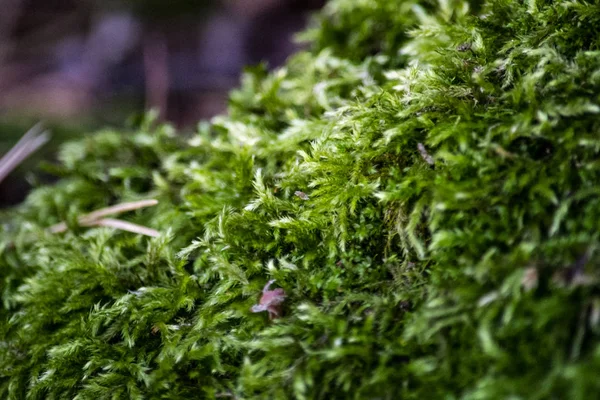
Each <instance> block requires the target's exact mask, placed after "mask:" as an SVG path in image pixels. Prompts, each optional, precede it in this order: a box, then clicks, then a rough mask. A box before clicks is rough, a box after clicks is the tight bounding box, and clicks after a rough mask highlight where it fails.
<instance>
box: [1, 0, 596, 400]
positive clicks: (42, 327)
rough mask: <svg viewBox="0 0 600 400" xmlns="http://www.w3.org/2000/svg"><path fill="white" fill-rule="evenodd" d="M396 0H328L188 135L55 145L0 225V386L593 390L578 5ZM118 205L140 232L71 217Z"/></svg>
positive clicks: (311, 395) (431, 393) (588, 104)
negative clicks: (270, 301)
mask: <svg viewBox="0 0 600 400" xmlns="http://www.w3.org/2000/svg"><path fill="white" fill-rule="evenodd" d="M417 3H419V2H417V1H410V0H405V1H401V0H396V1H394V0H377V1H367V0H358V1H357V0H333V1H332V2H331V3H330V4H329V5H328V7H327V8H326V10H325V11H324V12H323V14H322V16H321V17H320V19H318V21H319V22H318V23H317V26H316V27H315V28H314V29H313V30H311V31H309V33H307V34H306V35H307V37H309V38H310V39H311V40H312V41H313V44H314V47H313V49H312V51H309V52H305V53H301V54H298V55H297V56H295V57H294V58H293V59H291V60H290V61H289V63H288V64H287V66H286V67H284V68H282V69H280V70H277V71H275V72H273V73H271V74H268V73H266V72H265V71H263V70H262V69H260V68H257V69H254V70H249V71H248V72H247V73H246V75H245V76H244V80H243V83H242V85H241V88H240V89H239V90H237V91H235V92H234V93H232V95H231V106H230V110H229V113H228V115H227V116H223V117H218V118H215V119H214V120H213V121H212V122H211V123H210V124H208V123H205V124H201V125H200V126H199V129H198V132H197V133H196V134H195V135H194V136H193V137H191V138H190V139H189V140H188V141H187V142H185V141H184V140H183V139H181V138H178V137H177V136H175V135H174V134H173V133H172V132H171V131H170V129H169V128H168V127H164V126H159V127H153V125H152V124H151V123H150V122H149V123H147V124H146V125H144V126H142V127H141V128H140V130H139V132H136V133H117V132H101V133H99V134H96V135H94V136H90V137H89V138H86V139H84V140H82V141H79V142H75V143H71V144H67V145H66V146H64V147H63V150H62V152H61V157H60V158H61V161H62V167H60V168H58V170H57V172H59V173H60V174H61V176H62V180H61V181H60V182H59V183H58V184H57V185H55V186H52V187H42V188H39V189H37V190H36V191H35V192H34V193H33V194H32V195H31V196H30V197H29V199H28V200H27V201H26V202H25V204H23V205H22V206H20V207H19V208H17V209H16V210H12V211H10V212H7V213H5V215H4V217H3V221H4V225H3V233H2V235H1V243H2V253H1V259H0V271H1V275H2V278H3V280H2V282H1V285H2V286H1V290H2V299H3V306H2V309H1V310H0V318H2V320H3V324H2V326H1V327H0V337H2V338H3V339H2V340H0V396H1V397H3V398H12V399H24V398H28V399H72V398H76V399H122V398H135V399H142V398H147V399H161V398H162V399H192V398H216V397H232V398H243V399H251V398H257V399H265V398H275V399H279V398H281V399H284V398H298V399H332V398H336V399H337V398H356V399H358V398H360V399H363V398H365V399H398V398H407V399H429V398H432V399H437V398H445V399H458V398H461V399H504V398H506V399H509V398H510V399H530V398H531V399H564V398H568V399H590V398H596V397H598V395H599V393H600V380H599V379H598V378H597V371H598V370H600V341H599V335H600V281H599V279H600V275H599V273H598V270H597V268H595V267H594V266H595V265H596V264H597V263H598V261H599V260H600V254H598V250H599V249H600V237H599V233H598V232H599V230H598V221H600V161H599V157H600V122H599V121H600V119H599V115H598V114H600V49H599V46H600V2H598V1H596V0H593V1H587V2H584V1H580V0H573V1H560V2H553V1H549V0H547V1H543V0H529V1H520V0H488V1H472V2H470V3H469V2H466V1H459V0H455V1H452V0H445V1H444V0H440V1H439V2H438V3H436V2H434V1H427V2H423V3H422V4H420V5H419V4H417ZM142 198H156V199H158V200H159V201H160V205H159V206H157V207H154V208H150V209H144V210H138V211H136V212H134V213H132V214H129V215H127V218H128V219H129V220H131V221H132V222H135V223H138V224H143V225H146V226H149V227H152V228H154V229H157V230H159V231H161V232H163V235H162V236H161V237H159V238H155V239H148V238H145V237H141V236H139V235H135V234H132V233H124V232H120V231H114V230H109V229H106V228H102V229H99V228H94V229H86V228H81V227H78V226H77V223H76V221H77V217H78V216H80V215H82V214H85V213H87V212H89V211H91V210H94V209H98V208H101V207H104V206H107V205H110V204H115V203H119V202H124V201H130V200H135V199H142ZM61 220H66V221H68V223H69V225H70V227H71V230H70V231H69V232H68V233H66V234H58V235H57V234H50V233H48V232H47V231H46V230H45V229H44V228H45V227H48V226H50V225H52V224H54V223H57V222H59V221H61ZM270 279H276V283H275V285H274V287H282V288H284V289H285V291H286V293H287V298H286V300H285V302H284V307H283V311H284V315H283V317H282V318H279V319H275V320H273V321H269V320H268V318H267V315H266V313H262V314H254V313H252V312H251V311H250V308H251V307H252V305H253V304H255V303H256V302H257V301H258V299H259V297H260V294H261V290H262V288H263V286H264V284H265V283H266V282H267V281H268V280H270Z"/></svg>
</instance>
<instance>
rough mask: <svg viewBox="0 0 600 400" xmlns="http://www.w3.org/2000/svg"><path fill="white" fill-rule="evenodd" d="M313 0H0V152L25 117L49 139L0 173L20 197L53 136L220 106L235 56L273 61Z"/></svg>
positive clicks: (7, 192) (179, 121) (184, 123)
mask: <svg viewBox="0 0 600 400" xmlns="http://www.w3.org/2000/svg"><path fill="white" fill-rule="evenodd" d="M323 3H324V0H196V1H192V0H0V155H2V154H4V153H6V152H7V151H8V149H10V147H11V146H12V145H14V144H15V143H16V142H17V140H18V138H19V137H20V136H21V135H22V134H23V133H24V132H25V131H26V130H27V129H28V128H30V127H31V126H32V125H33V124H34V123H35V122H37V121H44V123H45V125H46V126H47V127H49V128H50V129H51V131H52V142H51V143H50V144H48V145H46V146H44V148H43V149H42V150H41V151H39V152H38V153H36V155H35V156H34V157H32V158H30V159H29V160H28V161H27V162H25V163H24V164H22V165H21V166H20V167H19V169H18V170H17V171H15V172H14V173H13V174H11V175H10V176H9V177H7V178H6V179H5V180H4V181H3V182H2V183H0V207H4V206H7V205H11V204H15V203H17V202H19V201H21V200H22V199H23V197H24V195H25V193H26V192H27V188H28V182H27V173H28V171H31V170H32V169H33V168H35V165H36V164H37V163H39V161H40V159H41V158H44V157H46V158H48V157H51V154H53V151H54V150H55V149H56V146H57V145H58V144H59V143H60V142H62V141H64V140H66V139H67V138H73V137H76V136H77V135H80V134H82V133H84V132H89V131H90V130H93V129H95V128H98V127H102V126H123V125H124V123H125V121H126V120H127V119H128V118H131V117H132V116H136V115H141V114H142V113H143V112H144V110H147V109H149V108H153V109H156V110H158V111H160V117H161V119H163V120H166V121H170V122H172V123H173V124H175V125H176V126H178V127H179V128H180V129H183V130H185V129H188V128H190V127H193V126H195V124H196V123H197V121H198V120H200V119H206V118H210V117H211V116H214V115H216V114H218V113H221V112H223V111H224V110H225V108H226V104H227V93H228V92H229V90H231V89H232V88H233V87H235V86H237V84H238V81H239V77H240V73H241V71H242V69H243V67H244V66H246V65H255V64H258V63H261V62H265V63H266V64H267V65H268V67H269V68H275V67H277V66H279V65H281V64H282V63H283V62H284V61H285V60H286V58H287V57H288V56H289V55H291V54H292V53H293V52H295V51H297V50H298V44H297V43H295V42H294V40H293V37H294V34H295V33H296V32H298V31H301V30H302V29H303V28H304V26H305V25H306V23H307V21H308V19H309V17H310V15H311V13H313V12H314V11H316V10H318V9H319V8H320V7H321V6H322V5H323Z"/></svg>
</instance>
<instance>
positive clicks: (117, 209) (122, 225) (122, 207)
mask: <svg viewBox="0 0 600 400" xmlns="http://www.w3.org/2000/svg"><path fill="white" fill-rule="evenodd" d="M157 204H158V200H154V199H148V200H140V201H132V202H129V203H121V204H117V205H114V206H110V207H106V208H101V209H99V210H96V211H93V212H91V213H89V214H86V215H83V216H81V217H79V219H78V222H79V224H80V225H81V226H86V227H90V226H110V227H113V228H116V229H121V230H124V231H128V232H133V233H140V234H142V235H146V236H152V237H156V236H158V235H159V234H160V233H159V232H158V231H156V230H154V229H150V228H146V227H144V226H141V225H136V224H133V223H131V222H125V221H122V220H118V219H109V218H105V219H102V218H103V217H106V216H109V215H115V214H122V213H124V212H128V211H134V210H138V209H140V208H145V207H151V206H155V205H157ZM67 229H68V227H67V223H66V222H61V223H58V224H56V225H53V226H51V227H50V228H48V230H49V231H50V232H52V233H62V232H66V231H67Z"/></svg>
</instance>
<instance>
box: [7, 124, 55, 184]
mask: <svg viewBox="0 0 600 400" xmlns="http://www.w3.org/2000/svg"><path fill="white" fill-rule="evenodd" d="M48 140H50V135H49V133H48V131H45V130H43V129H42V125H41V124H40V123H38V124H36V125H35V126H33V127H32V128H31V129H30V130H28V131H27V132H26V133H25V134H24V135H23V137H21V139H20V140H19V141H18V142H17V144H16V145H15V146H14V147H13V148H12V149H10V151H9V152H8V153H6V154H5V155H4V157H2V159H0V182H2V181H3V180H4V179H5V178H6V177H7V176H8V175H9V174H10V173H11V172H12V171H14V170H15V168H17V167H18V166H19V164H21V163H22V162H23V161H24V160H25V159H27V157H29V156H30V155H31V154H33V153H34V152H35V151H36V150H38V149H39V148H40V147H42V146H43V145H44V144H46V143H47V142H48Z"/></svg>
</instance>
